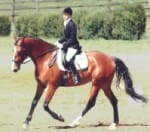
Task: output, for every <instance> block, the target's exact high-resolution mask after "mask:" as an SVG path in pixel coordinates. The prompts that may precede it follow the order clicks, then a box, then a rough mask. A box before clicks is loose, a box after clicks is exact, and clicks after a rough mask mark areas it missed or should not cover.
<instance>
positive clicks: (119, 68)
mask: <svg viewBox="0 0 150 132" xmlns="http://www.w3.org/2000/svg"><path fill="white" fill-rule="evenodd" d="M114 61H115V64H116V76H117V86H118V87H119V84H120V81H121V79H123V81H124V83H125V91H126V93H127V94H128V95H129V96H131V97H132V98H133V99H134V100H137V99H138V100H141V101H143V102H144V103H146V102H147V101H148V99H147V98H145V97H144V96H142V95H139V94H138V93H136V92H135V90H134V88H133V81H132V78H131V75H130V72H129V70H128V67H127V66H126V65H125V63H124V62H123V61H122V60H121V59H119V58H114Z"/></svg>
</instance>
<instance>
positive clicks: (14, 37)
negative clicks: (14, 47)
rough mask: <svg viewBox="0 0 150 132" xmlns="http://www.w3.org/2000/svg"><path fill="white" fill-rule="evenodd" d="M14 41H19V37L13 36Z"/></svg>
mask: <svg viewBox="0 0 150 132" xmlns="http://www.w3.org/2000/svg"><path fill="white" fill-rule="evenodd" d="M12 39H13V40H14V41H15V42H16V41H17V39H18V37H17V36H16V35H15V34H13V35H12Z"/></svg>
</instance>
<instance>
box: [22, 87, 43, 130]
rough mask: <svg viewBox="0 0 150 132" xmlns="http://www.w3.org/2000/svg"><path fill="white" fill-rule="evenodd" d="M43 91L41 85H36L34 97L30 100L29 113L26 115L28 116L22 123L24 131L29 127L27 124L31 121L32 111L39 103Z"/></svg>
mask: <svg viewBox="0 0 150 132" xmlns="http://www.w3.org/2000/svg"><path fill="white" fill-rule="evenodd" d="M43 91H44V88H43V87H42V86H41V85H38V86H37V89H36V94H35V96H34V98H33V100H32V104H31V107H30V111H29V113H28V115H27V117H26V119H25V121H24V123H23V128H24V129H27V128H28V127H29V122H30V121H31V119H32V115H33V112H34V109H35V107H36V105H37V103H38V101H39V99H40V97H41V95H42V93H43Z"/></svg>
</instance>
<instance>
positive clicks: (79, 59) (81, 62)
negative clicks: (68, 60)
mask: <svg viewBox="0 0 150 132" xmlns="http://www.w3.org/2000/svg"><path fill="white" fill-rule="evenodd" d="M74 63H75V66H76V68H77V70H84V69H86V68H88V59H87V55H86V54H85V53H84V52H82V53H81V54H78V55H76V57H75V61H74ZM57 64H58V67H59V69H60V70H61V71H67V69H66V68H65V67H64V65H63V63H62V52H61V49H59V50H58V51H57Z"/></svg>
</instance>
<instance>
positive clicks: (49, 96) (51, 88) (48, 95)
mask: <svg viewBox="0 0 150 132" xmlns="http://www.w3.org/2000/svg"><path fill="white" fill-rule="evenodd" d="M56 89H57V87H55V86H53V85H49V86H48V87H47V90H46V94H45V95H46V96H45V101H44V105H43V107H44V110H45V111H46V112H48V113H49V114H50V115H51V116H52V117H53V118H54V119H56V120H59V121H61V122H64V118H63V117H62V116H61V115H58V114H57V113H55V112H53V111H52V110H51V109H50V108H49V106H48V105H49V103H50V101H51V100H52V97H53V96H54V94H55V91H56Z"/></svg>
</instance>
